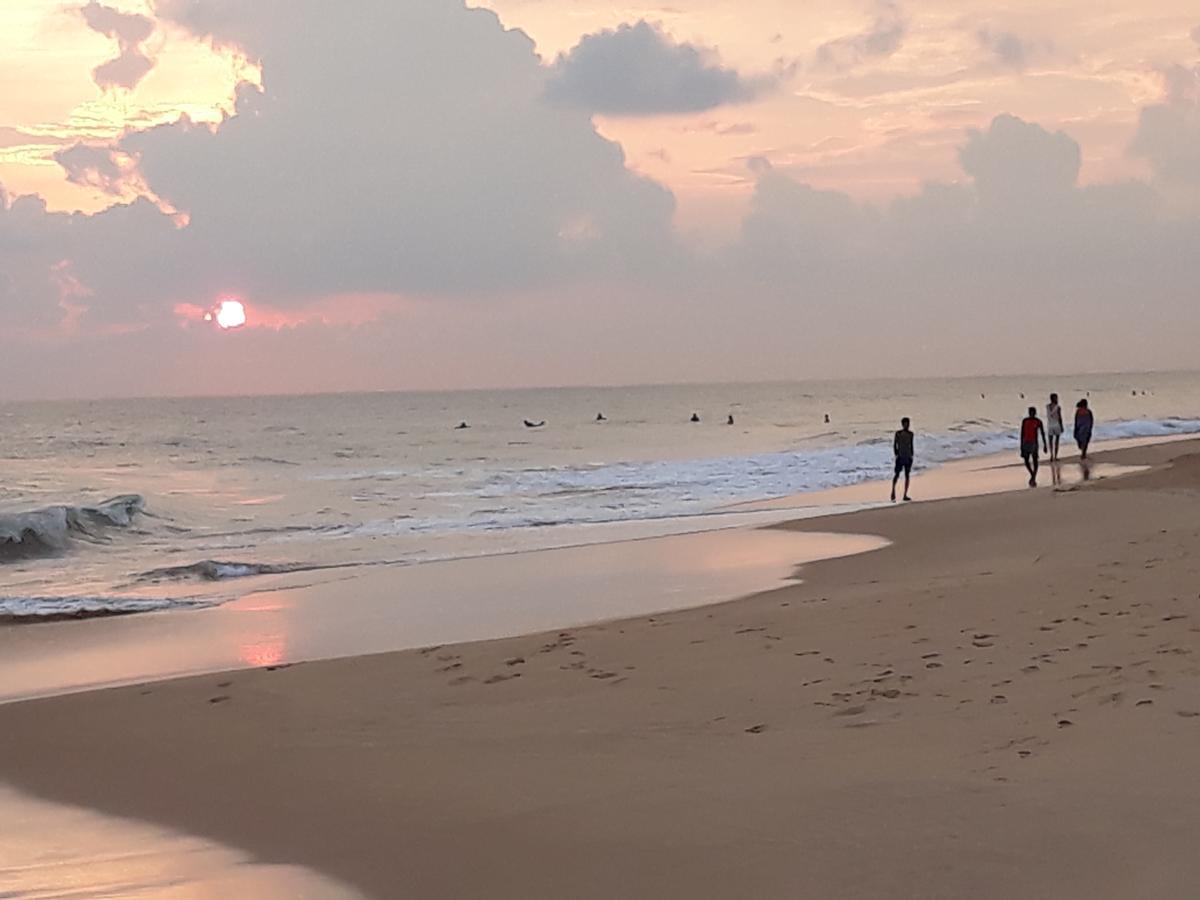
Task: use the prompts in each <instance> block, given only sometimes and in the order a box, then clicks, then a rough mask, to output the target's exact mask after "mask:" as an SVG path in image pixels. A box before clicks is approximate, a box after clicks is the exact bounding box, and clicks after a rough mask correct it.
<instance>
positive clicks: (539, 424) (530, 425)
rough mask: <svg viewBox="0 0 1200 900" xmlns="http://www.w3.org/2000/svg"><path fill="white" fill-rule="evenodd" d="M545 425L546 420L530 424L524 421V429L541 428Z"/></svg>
mask: <svg viewBox="0 0 1200 900" xmlns="http://www.w3.org/2000/svg"><path fill="white" fill-rule="evenodd" d="M545 424H546V420H545V419H543V420H542V421H540V422H530V421H529V420H528V419H526V420H525V427H526V428H541V427H542V426H543V425H545Z"/></svg>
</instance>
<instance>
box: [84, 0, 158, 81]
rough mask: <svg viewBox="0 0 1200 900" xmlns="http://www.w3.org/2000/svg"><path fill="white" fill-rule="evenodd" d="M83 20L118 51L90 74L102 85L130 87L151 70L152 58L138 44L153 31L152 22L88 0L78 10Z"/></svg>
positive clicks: (95, 0) (140, 16)
mask: <svg viewBox="0 0 1200 900" xmlns="http://www.w3.org/2000/svg"><path fill="white" fill-rule="evenodd" d="M80 13H81V14H82V15H83V18H84V21H85V22H87V24H88V27H90V28H91V29H92V30H93V31H97V32H99V33H100V34H103V35H105V36H106V37H110V38H113V39H114V40H115V41H116V42H117V47H118V49H119V50H120V53H119V55H118V56H117V57H116V58H115V59H110V60H109V61H108V62H106V63H103V64H102V65H99V66H97V67H96V68H95V70H93V72H92V77H93V78H94V79H95V81H96V84H97V85H99V86H100V87H102V88H112V87H121V88H125V89H126V90H133V89H134V88H135V87H137V85H138V82H140V81H141V80H142V79H143V78H144V77H145V76H146V75H147V74H148V73H149V72H150V70H151V69H153V68H154V60H152V59H151V58H150V57H149V56H147V55H146V53H145V51H144V50H143V49H142V44H143V43H144V42H145V41H146V40H147V39H148V38H149V37H150V35H152V34H153V33H154V21H153V20H152V19H150V18H148V17H146V16H142V15H138V14H136V13H125V12H121V11H120V10H117V9H113V8H112V7H111V6H104V5H102V4H100V3H98V2H97V0H90V2H89V3H88V4H87V6H84V7H82V8H81V9H80Z"/></svg>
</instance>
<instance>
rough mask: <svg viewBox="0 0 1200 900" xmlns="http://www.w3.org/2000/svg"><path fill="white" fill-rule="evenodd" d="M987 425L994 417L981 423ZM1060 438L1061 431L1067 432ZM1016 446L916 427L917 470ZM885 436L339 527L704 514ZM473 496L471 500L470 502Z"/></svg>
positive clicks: (774, 492) (573, 469) (965, 428)
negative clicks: (927, 432) (446, 511)
mask: <svg viewBox="0 0 1200 900" xmlns="http://www.w3.org/2000/svg"><path fill="white" fill-rule="evenodd" d="M987 424H988V425H991V426H993V427H994V424H995V423H987ZM1188 433H1200V419H1165V420H1137V421H1127V422H1110V423H1104V424H1101V425H1099V426H1097V428H1096V430H1095V437H1096V439H1097V440H1106V439H1118V438H1137V437H1159V436H1166V435H1173V434H1188ZM1066 437H1067V439H1068V440H1069V437H1070V436H1069V435H1067V436H1066ZM1016 449H1017V435H1016V431H1015V429H1007V428H1006V429H1004V430H1002V431H1000V430H984V428H981V427H980V424H979V423H974V422H972V423H963V424H962V426H961V427H959V426H955V427H953V428H951V429H950V430H949V431H947V432H945V433H942V434H934V435H923V434H918V436H917V445H916V450H917V465H916V468H917V469H927V468H931V467H933V466H936V465H939V464H941V463H945V462H950V461H953V460H959V459H964V458H967V457H975V456H985V455H988V454H991V453H999V452H1006V451H1008V450H1012V451H1013V452H1014V453H1015V452H1016ZM891 462H892V448H891V441H890V440H886V439H884V440H877V439H873V440H869V441H863V442H860V443H857V444H853V445H843V446H833V447H822V448H814V449H805V450H796V451H784V452H776V453H763V454H756V455H751V456H725V457H716V458H711V459H693V460H665V461H649V462H627V463H613V464H608V465H600V466H595V465H588V466H558V467H542V468H524V469H521V470H516V471H507V472H491V473H488V474H486V475H483V476H480V477H479V480H478V481H477V482H476V483H475V484H474V485H472V486H471V487H470V489H469V490H466V491H463V492H460V493H459V494H458V495H456V496H459V497H466V498H469V499H468V502H464V503H460V504H457V505H456V508H455V510H454V511H453V512H452V513H450V514H444V515H436V516H421V517H403V518H401V517H396V518H389V519H381V520H376V521H371V522H367V523H364V524H362V525H360V526H356V527H349V528H345V529H341V530H340V531H339V534H341V535H352V536H395V535H421V534H431V533H433V534H436V533H447V532H450V533H453V532H471V531H501V530H505V529H519V528H549V527H554V526H563V525H583V524H598V523H611V522H625V521H640V520H647V519H670V518H679V517H691V516H700V515H711V514H713V512H714V511H715V510H717V509H718V508H719V507H721V506H725V505H728V504H731V503H737V502H740V501H748V500H760V499H764V498H768V497H777V496H786V495H791V494H798V493H806V492H811V491H820V490H825V489H828V488H835V487H842V486H845V485H850V484H857V483H860V482H863V481H868V480H870V479H873V478H882V477H886V476H888V475H890V473H891ZM472 500H473V501H475V502H470V501H472Z"/></svg>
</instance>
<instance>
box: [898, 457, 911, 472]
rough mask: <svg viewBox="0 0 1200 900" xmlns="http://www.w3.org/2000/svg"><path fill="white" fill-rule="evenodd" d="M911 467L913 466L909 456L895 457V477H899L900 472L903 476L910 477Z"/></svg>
mask: <svg viewBox="0 0 1200 900" xmlns="http://www.w3.org/2000/svg"><path fill="white" fill-rule="evenodd" d="M912 466H913V461H912V457H911V456H897V457H896V474H897V475H899V474H900V473H901V472H903V473H904V474H905V475H911V474H912Z"/></svg>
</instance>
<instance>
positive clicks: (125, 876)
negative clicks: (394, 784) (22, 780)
mask: <svg viewBox="0 0 1200 900" xmlns="http://www.w3.org/2000/svg"><path fill="white" fill-rule="evenodd" d="M0 897H4V898H6V900H68V898H80V900H82V898H99V897H103V898H105V900H231V898H254V900H360V898H362V895H361V894H359V893H357V892H356V891H353V890H351V889H349V888H347V887H344V886H342V885H340V884H338V883H336V882H334V881H332V880H330V879H328V878H325V877H324V876H322V875H319V874H317V873H315V872H312V871H309V870H307V869H304V868H301V867H299V866H284V865H266V864H262V863H258V862H255V861H254V860H252V859H250V858H249V857H247V856H246V855H245V854H244V853H242V852H240V851H237V850H233V849H230V848H228V847H222V846H220V845H219V844H214V843H212V842H211V841H207V840H204V839H202V838H198V837H193V836H191V835H185V834H179V833H176V832H172V831H167V830H166V829H163V828H159V827H156V826H152V825H149V824H145V823H142V822H135V821H132V820H129V819H118V818H115V817H112V816H106V815H102V814H100V813H98V812H93V811H91V810H86V809H82V808H79V807H73V806H66V805H63V804H58V803H51V802H49V801H45V800H39V799H35V798H33V797H29V796H27V795H25V794H22V793H20V792H18V791H15V790H13V789H11V788H7V787H4V786H3V785H0Z"/></svg>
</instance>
